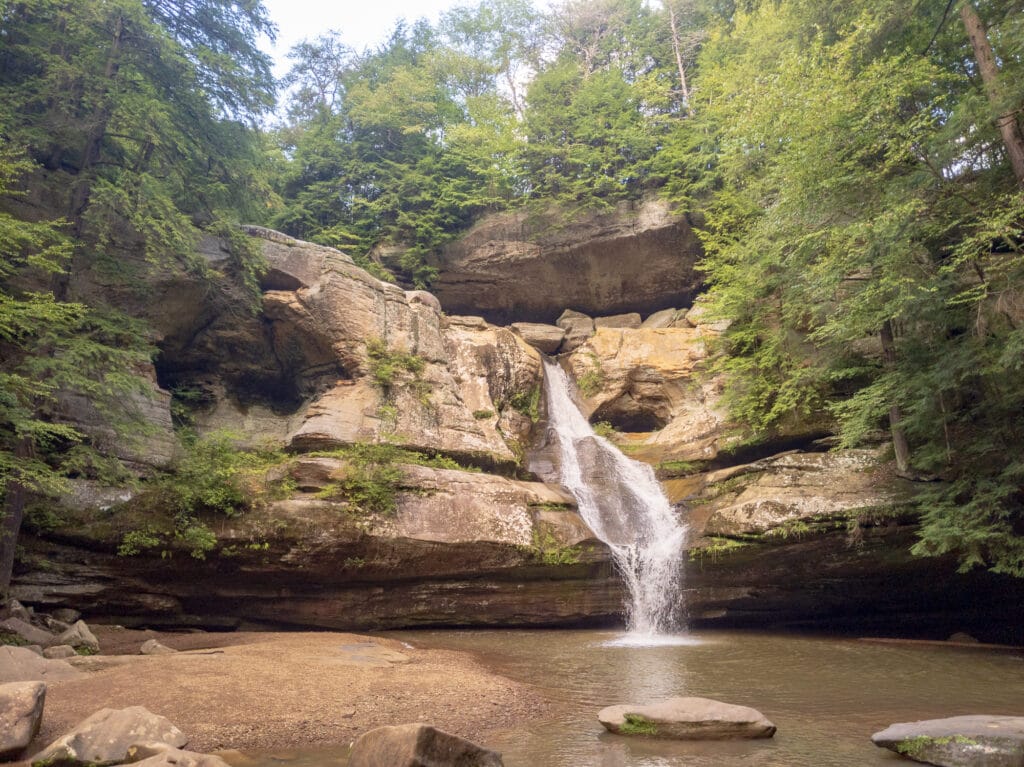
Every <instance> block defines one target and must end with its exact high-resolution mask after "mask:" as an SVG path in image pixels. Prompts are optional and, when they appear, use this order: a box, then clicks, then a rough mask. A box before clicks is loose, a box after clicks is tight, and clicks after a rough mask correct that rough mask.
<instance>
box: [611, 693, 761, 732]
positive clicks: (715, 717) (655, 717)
mask: <svg viewBox="0 0 1024 767" xmlns="http://www.w3.org/2000/svg"><path fill="white" fill-rule="evenodd" d="M597 718H598V720H599V721H600V722H601V724H602V725H603V726H604V728H605V729H606V730H608V731H609V732H614V733H615V734H617V735H637V736H646V737H653V738H672V739H676V740H733V739H744V738H770V737H772V736H773V735H774V734H775V729H776V728H775V725H774V724H772V723H771V722H770V721H768V719H767V718H766V717H765V716H764V714H762V713H761V712H760V711H757V710H756V709H753V708H749V707H747V706H736V705H733V704H731V703H722V702H721V701H717V700H712V699H710V698H697V697H688V698H668V699H667V700H662V701H658V702H656V703H650V704H646V705H642V704H634V703H627V704H620V705H617V706H609V707H608V708H604V709H602V710H601V712H600V713H599V714H598V715H597Z"/></svg>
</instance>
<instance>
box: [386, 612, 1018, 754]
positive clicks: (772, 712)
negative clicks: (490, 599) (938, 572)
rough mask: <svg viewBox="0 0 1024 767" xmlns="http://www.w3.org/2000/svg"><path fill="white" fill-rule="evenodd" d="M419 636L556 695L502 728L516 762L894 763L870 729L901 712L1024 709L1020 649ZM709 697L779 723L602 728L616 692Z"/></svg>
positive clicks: (557, 634) (905, 716)
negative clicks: (737, 730)
mask: <svg viewBox="0 0 1024 767" xmlns="http://www.w3.org/2000/svg"><path fill="white" fill-rule="evenodd" d="M401 636H402V637H403V638H405V639H407V640H408V641H412V642H414V643H417V644H422V645H428V646H439V647H450V648H455V649H464V650H470V651H473V652H475V653H478V654H479V655H480V656H481V657H482V659H483V660H484V661H485V662H486V663H487V664H488V665H490V666H492V667H493V668H495V670H497V671H499V672H500V673H503V674H505V675H507V676H510V677H512V678H515V679H519V680H522V681H527V682H531V683H533V684H535V685H537V686H539V687H541V688H542V689H543V690H544V691H545V692H546V693H547V694H548V695H549V696H551V697H552V698H553V699H554V700H555V701H557V702H558V704H559V705H558V707H557V709H556V711H555V713H554V714H553V715H552V717H551V718H550V719H549V720H547V721H541V722H532V723H529V724H528V725H524V726H523V727H522V728H517V729H516V730H514V731H510V732H507V733H499V734H498V735H497V736H496V737H495V738H494V739H493V740H491V741H489V742H488V744H487V745H488V746H490V747H492V748H496V749H497V750H499V751H502V752H503V754H504V757H505V765H506V767H533V766H534V765H544V767H580V766H581V765H587V766H589V765H598V766H599V767H683V766H684V765H685V767H712V766H713V767H732V766H734V765H735V766H737V767H740V766H742V767H849V766H850V765H858V766H862V767H870V766H872V765H876V766H879V767H882V766H887V767H895V765H897V764H898V763H900V761H901V760H900V758H899V757H897V756H896V755H894V754H891V753H889V752H887V751H883V750H881V749H878V748H875V747H874V746H873V745H872V744H871V742H870V736H871V734H872V733H873V732H876V731H878V730H880V729H883V728H884V727H886V726H888V725H889V724H891V723H893V722H898V721H911V720H915V719H928V718H937V717H943V716H953V715H956V714H964V713H992V714H1015V715H1020V714H1021V713H1022V712H1021V706H1022V703H1024V663H1022V662H1021V658H1020V656H1018V655H1012V654H1009V655H1008V654H1000V653H993V652H986V651H981V650H963V649H957V648H948V647H922V646H905V645H878V644H871V643H867V642H859V641H856V640H835V639H816V638H803V637H793V636H771V635H759V634H749V633H714V634H701V635H699V636H698V637H696V639H698V640H699V641H698V642H688V643H685V644H676V645H660V646H645V647H629V646H623V643H622V642H621V641H620V640H621V639H622V635H619V634H612V633H609V632H591V631H587V632H582V631H515V632H501V631H484V632H463V633H460V632H409V633H405V632H403V633H402V634H401ZM677 695H697V696H703V697H708V698H715V699H718V700H723V701H727V702H729V703H736V704H739V705H745V706H752V707H753V708H756V709H758V710H760V711H762V712H763V713H764V714H765V715H766V716H767V717H768V718H769V719H771V720H772V721H773V722H774V723H775V724H776V725H777V726H778V728H779V730H778V733H777V734H776V736H775V737H774V738H772V739H770V740H762V741H734V742H713V741H712V742H672V741H663V740H653V739H652V740H646V739H638V738H624V737H618V736H613V735H609V734H606V733H604V731H603V729H602V728H601V726H600V724H598V722H597V718H596V715H597V711H599V710H600V709H601V708H604V707H605V706H609V705H613V704H616V703H629V702H648V701H653V700H657V699H659V698H667V697H672V696H677Z"/></svg>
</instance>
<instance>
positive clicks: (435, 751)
mask: <svg viewBox="0 0 1024 767" xmlns="http://www.w3.org/2000/svg"><path fill="white" fill-rule="evenodd" d="M502 764H503V763H502V761H501V754H499V753H497V752H495V751H489V750H487V749H486V748H481V747H480V746H478V745H476V744H475V743H471V742H470V741H468V740H463V739H462V738H459V737H457V736H455V735H450V734H448V733H447V732H444V731H443V730H438V729H436V728H434V727H430V726H428V725H424V724H401V725H398V726H395V727H378V728H377V729H376V730H370V731H369V732H367V733H365V734H364V735H362V736H360V738H359V740H357V741H356V742H355V745H353V746H352V753H351V755H350V756H349V758H348V767H502Z"/></svg>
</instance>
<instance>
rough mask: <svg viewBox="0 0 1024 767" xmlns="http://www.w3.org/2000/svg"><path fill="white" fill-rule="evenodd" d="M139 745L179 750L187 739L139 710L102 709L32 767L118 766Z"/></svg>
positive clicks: (162, 720) (44, 752)
mask: <svg viewBox="0 0 1024 767" xmlns="http://www.w3.org/2000/svg"><path fill="white" fill-rule="evenodd" d="M142 742H155V743H166V744H168V745H170V746H174V747H175V748H181V747H182V746H184V745H185V744H186V743H187V742H188V738H186V737H185V734H184V733H183V732H182V731H181V730H179V729H178V728H177V727H175V726H174V725H173V724H171V723H170V722H169V721H168V720H167V719H165V718H164V717H162V716H157V715H156V714H153V713H152V712H150V711H148V710H147V709H145V708H143V707H142V706H129V707H128V708H122V709H114V708H103V709H100V710H99V711H97V712H96V713H95V714H93V715H92V716H90V717H89V718H88V719H85V720H84V721H82V722H81V723H80V724H79V725H78V726H77V727H75V729H73V730H72V731H71V732H69V733H68V734H66V735H64V736H63V737H60V738H58V739H57V740H55V741H54V742H53V743H51V744H50V745H49V746H47V747H46V748H45V749H43V750H42V751H41V752H40V753H38V754H36V755H35V757H34V758H33V759H32V765H33V767H49V765H83V767H85V766H86V765H88V767H97V766H98V765H105V764H120V763H121V762H124V761H127V759H128V750H129V749H130V748H131V747H132V746H134V745H135V744H137V743H142Z"/></svg>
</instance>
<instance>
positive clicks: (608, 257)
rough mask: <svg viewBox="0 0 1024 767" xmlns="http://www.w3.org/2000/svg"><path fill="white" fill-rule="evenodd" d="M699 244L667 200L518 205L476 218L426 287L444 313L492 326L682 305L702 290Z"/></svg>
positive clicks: (441, 259)
mask: <svg viewBox="0 0 1024 767" xmlns="http://www.w3.org/2000/svg"><path fill="white" fill-rule="evenodd" d="M700 254H701V248H700V244H699V242H698V241H697V237H696V235H695V234H694V233H693V230H692V229H691V228H690V225H689V223H688V222H687V220H686V219H685V218H684V217H681V216H678V215H675V214H673V213H672V211H671V209H670V207H669V206H668V204H667V203H665V202H664V201H662V200H657V199H650V200H646V201H643V202H635V203H633V202H624V203H621V204H619V205H618V206H616V207H615V208H613V209H610V210H607V211H583V212H580V211H567V210H564V209H557V208H552V209H549V210H545V211H541V212H538V211H535V210H520V211H512V212H506V213H499V214H495V215H492V216H489V217H487V218H484V219H483V220H481V221H480V222H479V223H478V224H476V225H475V226H474V227H473V228H472V229H470V231H469V232H467V233H466V234H465V235H464V236H463V237H461V238H460V239H458V240H457V241H456V242H454V243H452V244H451V245H449V246H447V247H446V248H445V249H444V251H443V252H442V253H441V255H440V257H439V258H438V261H437V263H436V264H435V266H437V267H438V269H439V272H440V274H439V277H438V280H437V282H436V284H435V286H434V291H435V293H436V295H437V297H438V298H439V299H440V301H441V304H442V305H443V306H444V307H445V309H447V310H448V311H450V312H455V313H472V314H481V315H483V316H484V317H486V318H487V319H488V320H490V321H491V322H500V323H507V322H513V321H529V322H552V321H553V320H554V319H555V318H556V317H558V315H559V314H560V313H561V311H562V310H563V309H564V308H565V307H567V306H568V307H571V308H573V309H576V310H578V311H580V312H586V313H587V314H591V315H593V314H615V313H619V312H637V311H643V312H650V311H652V310H657V309H663V308H666V307H670V306H688V305H689V304H690V303H692V301H693V298H694V297H695V295H696V294H697V291H698V289H699V287H700V277H699V275H698V274H697V272H696V270H695V268H694V267H695V265H696V262H697V260H698V258H699V257H700Z"/></svg>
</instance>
